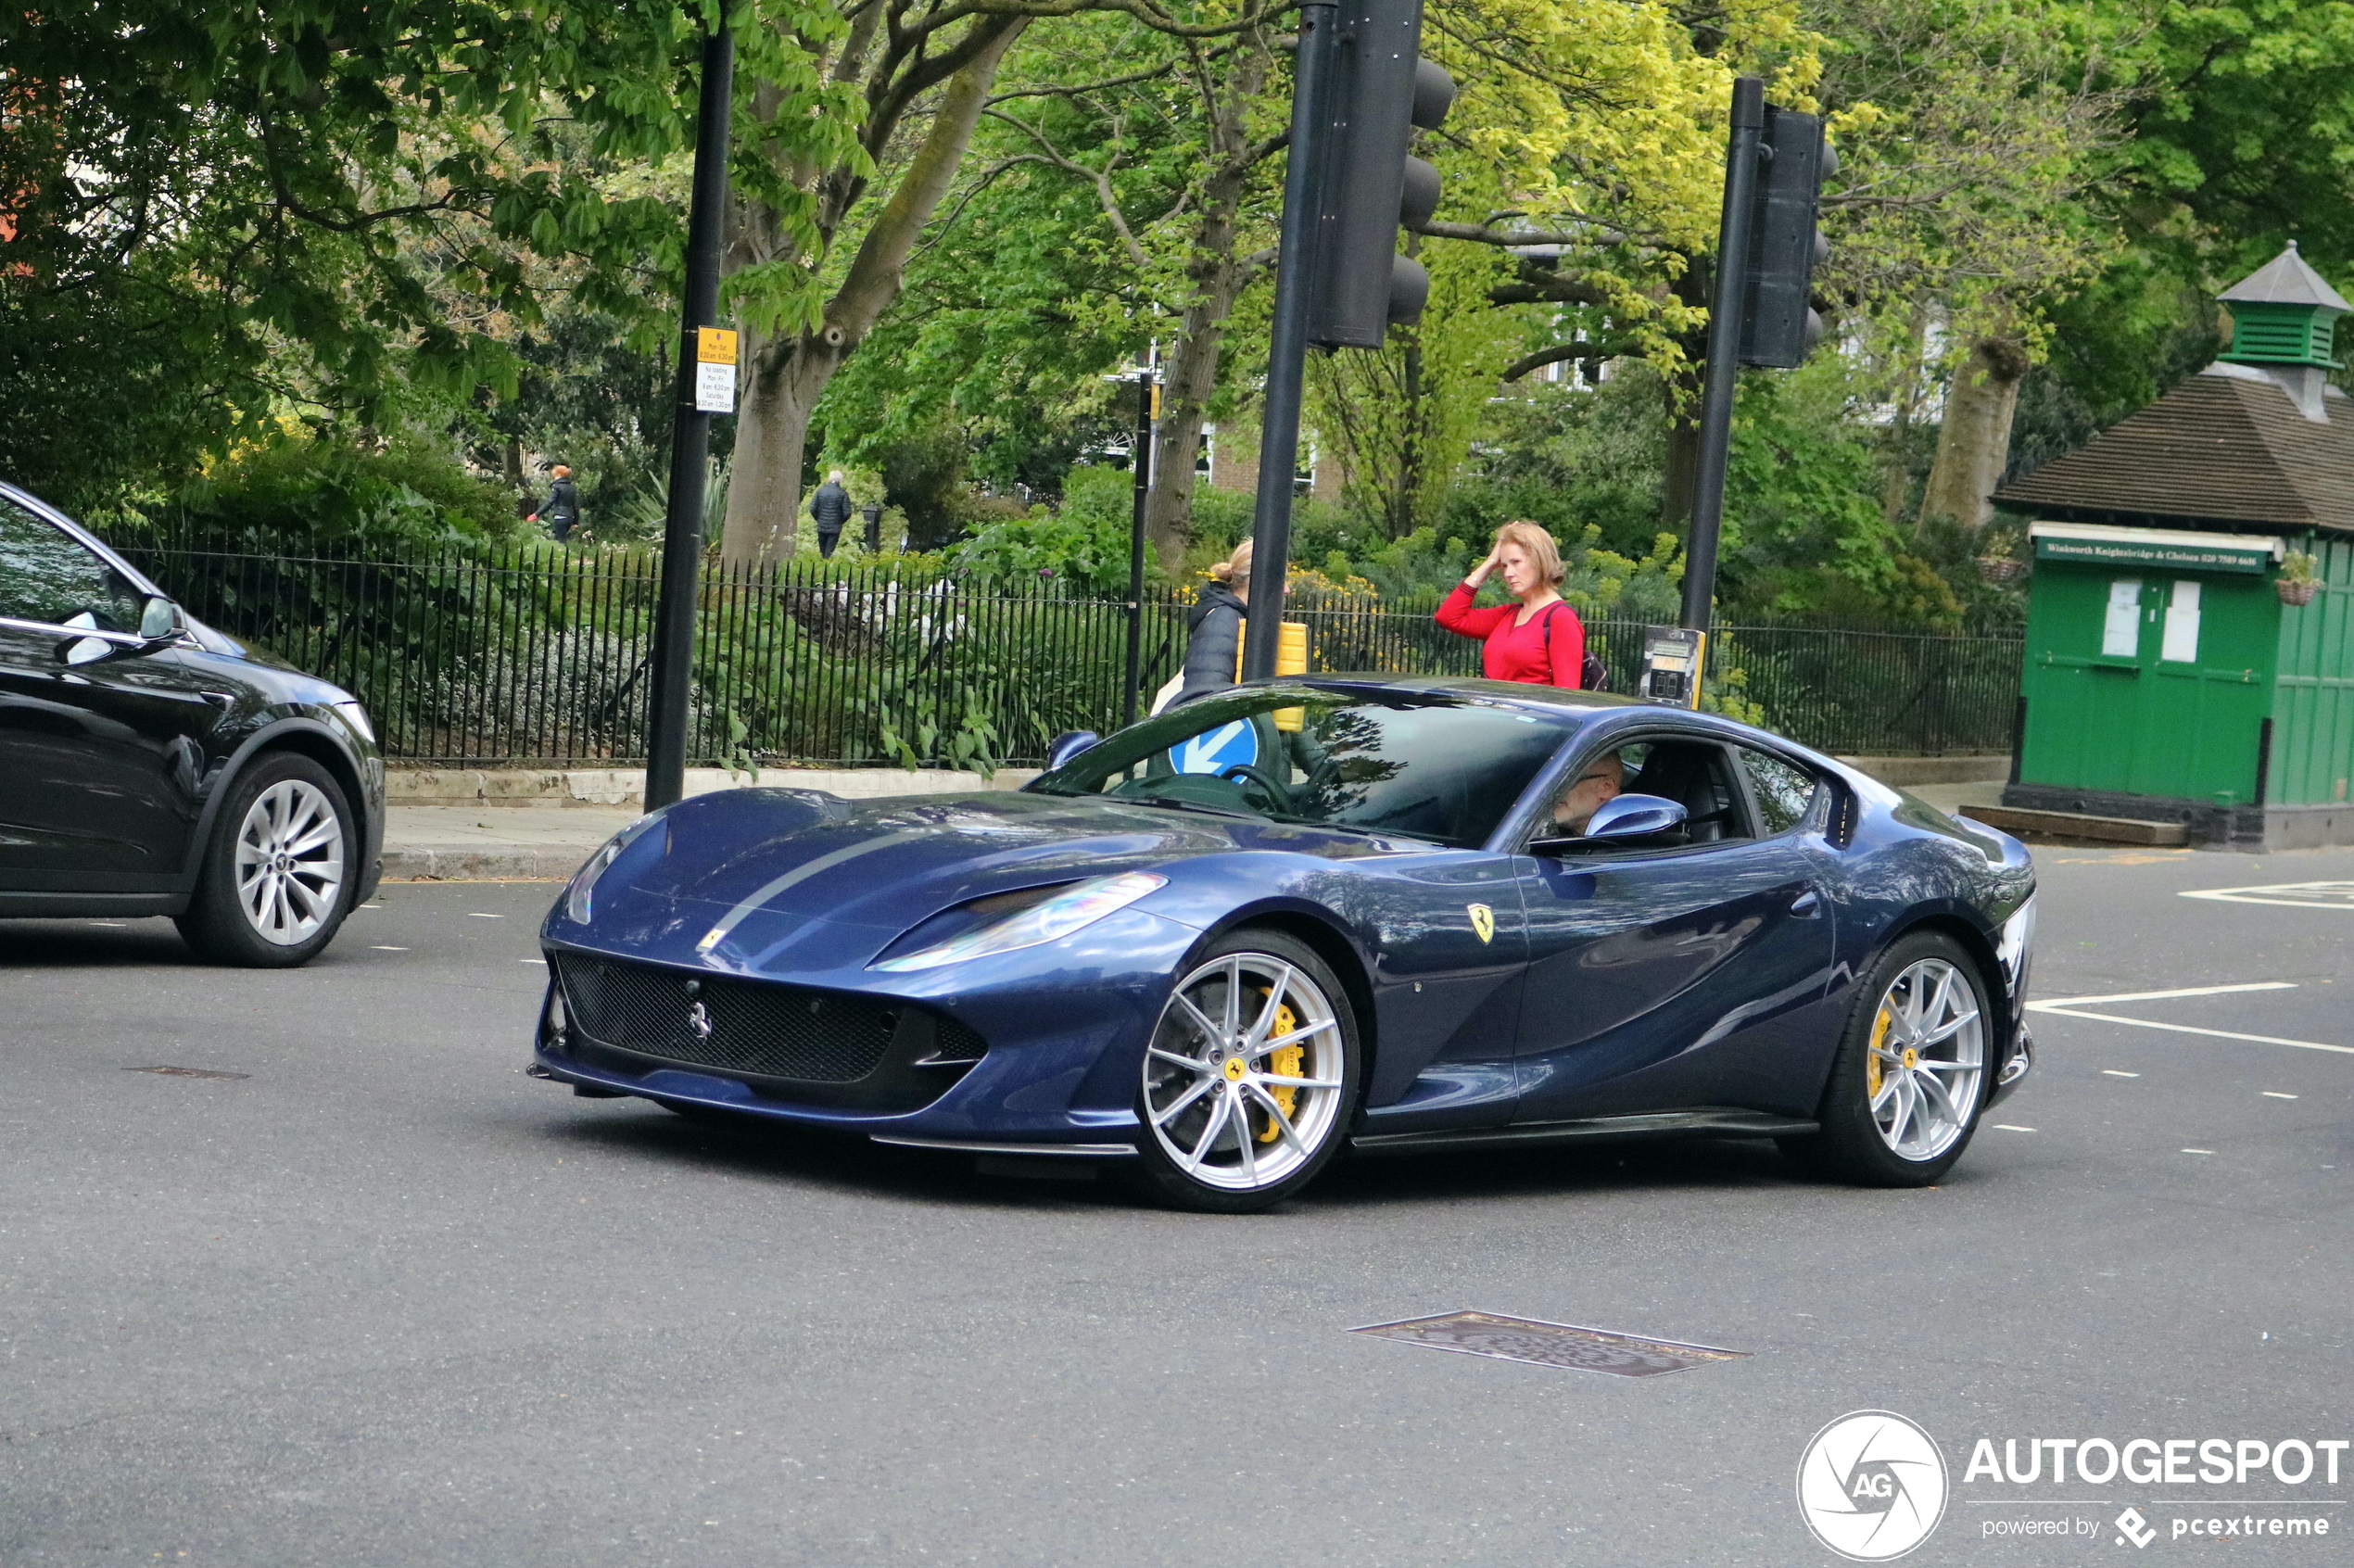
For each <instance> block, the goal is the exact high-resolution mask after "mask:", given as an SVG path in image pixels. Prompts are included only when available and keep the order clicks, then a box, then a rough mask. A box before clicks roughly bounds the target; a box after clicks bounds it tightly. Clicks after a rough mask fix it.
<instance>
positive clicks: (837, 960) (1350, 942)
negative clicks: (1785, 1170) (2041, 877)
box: [532, 675, 2035, 1212]
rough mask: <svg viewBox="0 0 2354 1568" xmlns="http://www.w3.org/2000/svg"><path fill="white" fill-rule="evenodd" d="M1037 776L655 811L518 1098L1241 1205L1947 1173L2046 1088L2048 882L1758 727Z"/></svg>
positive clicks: (1241, 736)
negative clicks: (1013, 786)
mask: <svg viewBox="0 0 2354 1568" xmlns="http://www.w3.org/2000/svg"><path fill="white" fill-rule="evenodd" d="M1049 761H1050V765H1049V766H1048V768H1047V769H1046V771H1045V772H1044V773H1043V774H1042V775H1041V776H1040V777H1039V778H1036V779H1034V780H1033V781H1031V783H1030V784H1028V785H1026V786H1025V787H1024V788H1023V789H1022V790H1019V792H1003V793H982V794H960V795H943V796H930V797H921V798H908V799H892V800H881V801H874V802H867V803H851V802H847V801H843V800H841V799H838V798H836V797H834V796H832V795H829V794H826V793H823V792H821V791H817V790H794V789H771V788H760V787H754V788H747V789H737V790H722V791H719V792H717V793H714V794H707V795H702V796H699V797H696V798H694V799H691V800H688V801H685V802H682V803H679V804H677V805H674V806H671V807H669V808H668V809H666V810H663V811H658V812H655V813H653V814H652V815H650V816H645V817H643V818H641V819H640V820H639V821H638V822H636V823H634V824H632V825H631V826H630V827H629V828H627V829H626V830H625V831H623V832H622V833H621V834H620V835H618V836H617V837H615V838H614V840H613V841H612V842H610V843H608V844H607V845H605V846H604V847H603V848H602V849H601V850H600V851H598V853H597V854H595V855H594V856H592V857H591V858H590V859H589V863H588V865H586V866H583V867H582V868H581V870H580V872H579V874H578V875H577V876H576V878H575V879H573V881H572V883H571V885H570V886H569V887H568V888H567V889H566V890H565V891H564V893H563V897H562V898H560V899H559V900H558V901H557V903H556V905H555V907H554V908H553V909H552V910H551V911H550V913H549V916H548V919H547V923H546V925H545V927H544V929H543V930H542V932H541V941H542V943H543V946H544V948H545V951H546V954H547V958H548V963H549V967H550V984H549V991H548V998H547V1003H546V1006H545V1009H544V1011H543V1014H542V1017H541V1021H540V1025H539V1031H538V1050H537V1053H536V1056H535V1060H534V1063H533V1069H532V1070H533V1071H534V1072H535V1073H536V1074H537V1075H538V1076H542V1077H547V1078H552V1079H556V1080H560V1081H565V1082H568V1083H571V1084H573V1085H575V1086H576V1089H577V1090H578V1092H580V1093H582V1094H590V1095H623V1094H627V1095H638V1096H640V1097H643V1098H645V1099H649V1100H652V1101H655V1102H656V1103H658V1104H661V1105H664V1106H669V1107H670V1108H672V1109H674V1110H678V1111H681V1112H685V1113H687V1114H690V1115H697V1116H708V1117H719V1118H726V1119H735V1120H738V1121H742V1120H744V1119H755V1118H756V1119H767V1120H769V1121H771V1122H775V1123H795V1124H800V1125H803V1126H807V1127H822V1128H827V1129H831V1130H834V1131H837V1132H851V1133H855V1134H860V1135H863V1136H866V1137H868V1138H871V1139H873V1140H875V1141H876V1142H878V1143H882V1144H905V1145H910V1146H914V1147H918V1148H927V1149H944V1150H956V1151H964V1152H968V1153H970V1154H973V1155H976V1156H981V1157H995V1158H1003V1157H1017V1158H1030V1159H1043V1158H1050V1157H1051V1158H1060V1159H1066V1160H1091V1161H1100V1162H1103V1163H1105V1164H1106V1165H1109V1166H1114V1167H1116V1168H1118V1169H1120V1170H1125V1171H1128V1172H1130V1173H1132V1174H1133V1176H1134V1177H1135V1178H1136V1179H1138V1181H1139V1182H1141V1183H1142V1184H1143V1185H1144V1186H1145V1188H1146V1189H1147V1190H1148V1191H1149V1192H1151V1193H1153V1194H1155V1195H1158V1197H1159V1198H1161V1199H1162V1200H1164V1201H1168V1202H1173V1203H1176V1204H1179V1205H1182V1206H1184V1207H1188V1208H1200V1209H1208V1210H1216V1211H1226V1212H1241V1211H1247V1210H1251V1209H1258V1208H1265V1207H1267V1206H1269V1205H1271V1204H1274V1203H1277V1202H1280V1201H1281V1200H1283V1199H1284V1198H1285V1197H1287V1196H1290V1195H1293V1194H1295V1193H1297V1192H1298V1191H1299V1190H1300V1189H1301V1188H1302V1187H1304V1186H1305V1185H1306V1184H1307V1183H1308V1182H1311V1181H1313V1180H1314V1179H1315V1177H1316V1175H1317V1173H1318V1172H1319V1171H1320V1170H1323V1168H1324V1166H1325V1165H1326V1164H1327V1163H1328V1162H1329V1161H1331V1160H1332V1159H1334V1158H1335V1157H1337V1156H1339V1155H1341V1154H1343V1153H1344V1152H1347V1153H1348V1154H1350V1155H1353V1156H1358V1157H1363V1156H1372V1155H1388V1154H1406V1153H1411V1152H1414V1151H1418V1150H1435V1149H1470V1148H1477V1147H1483V1146H1515V1147H1517V1146H1523V1145H1531V1144H1555V1143H1576V1142H1585V1141H1589V1140H1595V1139H1608V1138H1630V1137H1646V1138H1651V1137H1667V1136H1678V1135H1684V1136H1690V1135H1700V1136H1715V1137H1740V1138H1772V1139H1775V1140H1777V1141H1778V1142H1779V1143H1780V1144H1781V1145H1782V1147H1783V1148H1784V1149H1785V1150H1786V1151H1788V1152H1789V1154H1790V1155H1791V1157H1794V1158H1796V1159H1798V1160H1800V1161H1802V1162H1803V1163H1804V1164H1807V1165H1809V1166H1811V1167H1814V1168H1816V1169H1819V1170H1822V1171H1824V1172H1826V1173H1829V1174H1831V1175H1834V1176H1837V1177H1840V1178H1842V1179H1845V1180H1850V1181H1855V1182H1869V1183H1876V1184H1881V1185H1890V1186H1906V1185H1920V1184H1924V1183H1927V1182H1934V1181H1936V1180H1937V1179H1938V1178H1939V1177H1941V1176H1942V1175H1943V1173H1944V1172H1945V1171H1946V1170H1948V1169H1949V1168H1950V1167H1951V1166H1952V1165H1953V1164H1954V1162H1955V1160H1956V1159H1957V1158H1959V1157H1960V1156H1961V1154H1962V1151H1963V1149H1964V1148H1965V1147H1966V1146H1967V1145H1968V1143H1969V1140H1970V1136H1971V1133H1972V1132H1974V1131H1975V1130H1976V1128H1977V1126H1978V1123H1979V1119H1980V1118H1981V1115H1982V1114H1983V1113H1984V1112H1985V1110H1986V1109H1987V1107H1989V1106H1992V1105H1993V1103H1994V1102H1995V1101H1996V1100H1997V1099H1999V1098H2000V1097H2001V1096H2002V1095H2004V1094H2006V1093H2008V1092H2009V1091H2010V1090H2011V1089H2012V1088H2013V1087H2014V1086H2015V1085H2016V1084H2017V1083H2018V1081H2019V1079H2020V1078H2021V1077H2022V1076H2023V1075H2024V1074H2025V1073H2026V1071H2027V1070H2028V1066H2029V1061H2030V1041H2029V1038H2028V1031H2027V1027H2026V1023H2027V1020H2026V1014H2025V1012H2024V1010H2023V1009H2024V1005H2025V992H2026V984H2027V973H2028V967H2029V949H2030V946H2031V939H2032V936H2033V932H2034V926H2035V900H2034V885H2035V883H2034V872H2033V868H2032V866H2031V864H2030V862H2029V859H2028V856H2027V854H2026V852H2025V850H2024V849H2022V848H2021V847H2020V845H2019V843H2018V842H2017V841H2015V840H2012V839H2010V838H2007V837H2006V836H2005V835H2003V834H2002V833H1999V832H1996V831H1994V830H1993V829H1992V828H1983V827H1981V826H1978V825H1977V824H1975V823H1970V822H1966V821H1957V820H1955V818H1953V817H1950V816H1946V815H1944V814H1943V813H1942V812H1940V811H1938V810H1936V809H1935V808H1933V807H1931V806H1930V805H1928V804H1926V803H1922V802H1920V801H1918V800H1916V799H1914V798H1912V797H1910V796H1907V795H1904V794H1901V793H1899V792H1898V791H1896V790H1892V789H1889V788H1888V787H1886V786H1885V785H1882V784H1880V783H1879V782H1877V781H1876V780H1874V779H1872V778H1869V777H1867V775H1864V774H1862V773H1859V772H1857V771H1855V770H1854V769H1853V768H1850V767H1847V766H1844V765H1841V764H1840V763H1838V762H1836V761H1834V760H1833V759H1831V758H1829V757H1827V756H1823V755H1819V754H1817V753H1816V752H1811V751H1809V750H1807V749H1805V748H1804V747H1801V746H1797V745H1794V744H1792V743H1791V742H1790V741H1788V740H1781V739H1779V738H1778V737H1776V736H1773V735H1770V734H1766V733H1765V732H1763V731H1761V730H1758V729H1755V728H1752V727H1748V726H1745V725H1740V724H1736V723H1733V722H1732V721H1730V720H1728V719H1724V718H1719V717H1715V716H1712V715H1709V714H1696V713H1688V712H1684V711H1682V710H1678V709H1670V708H1663V707H1659V706H1654V705H1649V704H1645V703H1639V702H1632V701H1629V700H1627V699H1626V698H1621V697H1612V696H1606V695H1601V694H1598V693H1590V692H1576V691H1558V690H1554V689H1549V688H1542V687H1530V686H1517V685H1505V684H1500V683H1497V682H1492V681H1481V680H1467V679H1445V678H1425V677H1391V676H1345V675H1336V676H1329V677H1310V678H1295V679H1289V680H1283V681H1277V682H1271V683H1262V684H1255V685H1249V686H1243V687H1238V688H1235V689H1232V690H1230V691H1226V692H1222V693H1220V694H1217V695H1214V696H1210V697H1207V698H1203V699H1201V700H1198V701H1196V702H1189V703H1186V704H1184V705H1183V706H1181V707H1179V708H1176V709H1174V710H1172V711H1171V712H1169V713H1166V714H1161V715H1160V716H1158V717H1156V718H1152V719H1148V720H1146V721H1145V722H1143V723H1140V724H1137V725H1134V726H1132V727H1129V728H1127V729H1123V730H1121V731H1120V732H1119V733H1117V734H1115V735H1112V736H1110V737H1108V738H1098V737H1096V736H1095V735H1092V734H1082V735H1072V736H1065V737H1062V738H1060V739H1059V740H1057V742H1056V745H1055V747H1054V749H1053V754H1052V756H1051V757H1050V759H1049Z"/></svg>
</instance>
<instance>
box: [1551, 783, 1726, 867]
mask: <svg viewBox="0 0 2354 1568" xmlns="http://www.w3.org/2000/svg"><path fill="white" fill-rule="evenodd" d="M1687 816H1690V813H1689V812H1687V811H1686V810H1685V809H1684V808H1683V806H1682V805H1681V804H1679V803H1677V802H1675V801H1671V800H1668V799H1666V798H1665V797H1664V796H1660V795H1618V796H1614V797H1613V798H1612V799H1610V800H1607V801H1604V802H1603V803H1601V805H1599V806H1597V807H1595V808H1594V815H1593V816H1592V817H1590V818H1589V819H1588V821H1587V823H1586V831H1584V832H1583V833H1578V834H1573V835H1566V836H1562V837H1557V838H1550V839H1535V840H1532V841H1530V842H1529V845H1528V850H1529V853H1530V854H1574V853H1576V851H1578V850H1583V849H1598V848H1604V847H1607V846H1608V845H1610V844H1613V843H1616V842H1620V841H1625V840H1627V839H1644V838H1649V837H1650V836H1651V835H1652V834H1653V833H1665V832H1668V831H1670V830H1671V829H1674V828H1681V827H1682V826H1683V825H1684V819H1685V818H1686V817H1687Z"/></svg>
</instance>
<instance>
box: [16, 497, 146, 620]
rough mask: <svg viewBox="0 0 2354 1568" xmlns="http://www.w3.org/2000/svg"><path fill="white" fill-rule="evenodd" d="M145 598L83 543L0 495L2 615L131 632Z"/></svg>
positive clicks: (126, 579) (18, 618) (143, 607)
mask: <svg viewBox="0 0 2354 1568" xmlns="http://www.w3.org/2000/svg"><path fill="white" fill-rule="evenodd" d="M145 608H146V595H145V594H143V593H141V592H140V591H139V590H138V589H137V588H134V587H133V586H132V584H131V581H130V579H128V578H126V577H125V576H124V575H122V574H121V573H120V572H118V571H116V570H115V569H114V568H113V567H111V566H109V565H108V564H107V563H106V562H105V561H104V560H103V559H101V558H100V557H99V556H98V555H97V554H96V553H95V552H94V551H92V550H90V548H89V547H88V546H86V545H84V544H83V543H82V541H81V540H79V539H77V538H75V537H72V536H71V535H70V534H68V533H66V532H65V531H64V530H63V529H61V528H59V527H57V525H54V524H52V523H50V522H49V521H48V520H47V519H46V518H44V517H39V516H36V515H34V514H33V513H32V512H27V511H26V510H25V509H24V508H22V507H20V506H19V505H17V504H16V503H15V502H14V501H12V500H10V499H7V498H6V496H0V616H5V617H6V618H7V619H9V620H14V621H39V622H42V623H43V624H44V625H47V626H80V627H83V628H85V629H92V628H95V629H96V630H100V631H119V632H135V631H137V630H138V629H139V614H140V612H141V611H142V610H144V609H145Z"/></svg>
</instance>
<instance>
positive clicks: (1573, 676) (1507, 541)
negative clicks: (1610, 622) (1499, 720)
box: [1438, 523, 1586, 691]
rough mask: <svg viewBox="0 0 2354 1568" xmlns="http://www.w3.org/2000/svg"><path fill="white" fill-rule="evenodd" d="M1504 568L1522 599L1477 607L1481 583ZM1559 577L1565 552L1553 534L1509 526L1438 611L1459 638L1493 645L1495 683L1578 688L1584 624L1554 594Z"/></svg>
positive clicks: (1489, 665)
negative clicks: (1520, 682)
mask: <svg viewBox="0 0 2354 1568" xmlns="http://www.w3.org/2000/svg"><path fill="white" fill-rule="evenodd" d="M1498 570H1501V571H1502V572H1503V574H1504V588H1505V589H1506V590H1507V591H1509V592H1510V593H1511V594H1512V598H1513V600H1514V601H1516V602H1514V603H1512V604H1506V605H1501V606H1499V607H1498V608H1496V609H1493V610H1476V609H1474V608H1473V607H1472V601H1473V600H1474V599H1475V598H1477V597H1478V596H1479V589H1480V586H1481V585H1482V584H1483V583H1485V582H1487V575H1488V574H1489V573H1490V572H1494V571H1498ZM1561 580H1562V557H1561V551H1560V550H1556V549H1554V548H1553V537H1552V536H1551V535H1550V534H1548V533H1547V532H1545V530H1544V529H1542V528H1539V527H1538V525H1536V524H1534V523H1507V524H1505V525H1503V526H1502V527H1500V528H1499V529H1497V530H1496V548H1495V549H1493V550H1489V551H1488V552H1487V560H1485V561H1483V562H1481V563H1479V564H1478V565H1477V566H1474V567H1473V568H1472V574H1471V575H1470V576H1468V577H1465V578H1464V579H1463V580H1462V582H1461V583H1458V584H1457V585H1456V586H1455V591H1454V592H1453V593H1450V594H1449V595H1448V596H1447V602H1445V603H1444V604H1441V605H1440V606H1439V607H1438V624H1439V625H1440V626H1445V627H1446V628H1447V629H1448V630H1449V631H1450V632H1453V633H1454V634H1455V635H1456V636H1457V637H1475V638H1479V639H1482V640H1483V641H1485V642H1486V643H1487V649H1486V650H1485V651H1483V652H1482V653H1481V655H1480V668H1481V670H1482V671H1483V672H1484V673H1485V674H1486V675H1487V678H1488V679H1490V680H1517V681H1523V682H1525V683H1526V684H1528V685H1530V686H1559V687H1563V688H1564V689H1568V690H1572V691H1575V690H1576V689H1577V686H1578V674H1579V672H1580V671H1582V670H1583V669H1584V668H1585V667H1586V627H1585V624H1584V623H1583V622H1581V621H1579V620H1578V618H1577V612H1576V611H1575V610H1572V609H1571V608H1570V607H1569V606H1568V605H1567V604H1566V603H1564V602H1563V600H1562V596H1561V595H1560V593H1559V592H1557V591H1556V589H1557V588H1558V587H1559V585H1560V583H1561Z"/></svg>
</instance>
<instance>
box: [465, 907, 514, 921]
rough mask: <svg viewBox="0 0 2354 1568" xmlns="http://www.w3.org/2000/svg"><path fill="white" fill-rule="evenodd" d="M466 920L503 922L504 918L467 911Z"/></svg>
mask: <svg viewBox="0 0 2354 1568" xmlns="http://www.w3.org/2000/svg"><path fill="white" fill-rule="evenodd" d="M466 918H467V919H469V920H503V919H505V918H506V917H505V916H504V915H485V914H484V913H483V912H482V911H481V910H479V909H474V910H469V911H467V913H466Z"/></svg>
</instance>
